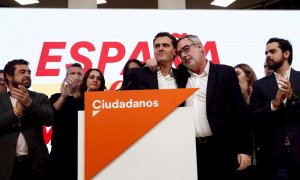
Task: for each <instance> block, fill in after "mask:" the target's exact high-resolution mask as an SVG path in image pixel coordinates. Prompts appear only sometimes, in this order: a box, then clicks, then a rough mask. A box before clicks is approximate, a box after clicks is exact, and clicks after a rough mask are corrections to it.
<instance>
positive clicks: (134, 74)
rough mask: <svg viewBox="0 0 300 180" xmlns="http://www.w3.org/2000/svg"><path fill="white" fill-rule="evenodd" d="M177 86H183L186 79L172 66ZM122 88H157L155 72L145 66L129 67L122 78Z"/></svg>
mask: <svg viewBox="0 0 300 180" xmlns="http://www.w3.org/2000/svg"><path fill="white" fill-rule="evenodd" d="M172 72H173V75H174V77H175V79H176V84H177V87H178V88H185V84H186V80H185V79H184V78H183V77H182V76H181V75H180V73H179V72H178V70H177V69H174V68H172ZM121 89H122V90H138V89H158V80H157V73H156V72H151V70H150V69H149V68H147V67H142V68H133V69H130V70H129V71H128V73H127V75H126V76H125V78H124V81H123V85H122V88H121Z"/></svg>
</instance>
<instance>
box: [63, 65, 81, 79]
mask: <svg viewBox="0 0 300 180" xmlns="http://www.w3.org/2000/svg"><path fill="white" fill-rule="evenodd" d="M71 67H79V68H80V69H83V68H82V66H81V64H79V63H73V64H70V65H69V67H68V68H67V73H66V76H68V73H69V69H70V68H71Z"/></svg>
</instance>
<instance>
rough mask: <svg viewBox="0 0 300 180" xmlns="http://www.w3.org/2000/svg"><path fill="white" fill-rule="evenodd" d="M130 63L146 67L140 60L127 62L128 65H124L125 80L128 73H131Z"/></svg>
mask: <svg viewBox="0 0 300 180" xmlns="http://www.w3.org/2000/svg"><path fill="white" fill-rule="evenodd" d="M130 63H135V64H137V65H138V66H139V67H143V66H144V64H143V63H142V62H141V61H140V60H138V59H129V60H128V61H127V62H126V64H125V65H124V68H123V80H124V78H125V76H126V74H127V73H128V71H129V64H130Z"/></svg>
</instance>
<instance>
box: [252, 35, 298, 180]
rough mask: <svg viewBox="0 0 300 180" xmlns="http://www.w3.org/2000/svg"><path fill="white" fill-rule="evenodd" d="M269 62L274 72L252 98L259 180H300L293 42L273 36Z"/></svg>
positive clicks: (269, 43)
mask: <svg viewBox="0 0 300 180" xmlns="http://www.w3.org/2000/svg"><path fill="white" fill-rule="evenodd" d="M265 54H266V61H267V65H268V68H270V69H273V70H274V73H273V74H271V75H269V76H266V77H263V78H261V79H260V80H257V81H256V83H255V85H254V87H253V92H252V95H251V98H250V105H249V108H250V110H251V112H252V114H253V120H252V121H253V123H254V130H255V137H256V144H257V146H258V149H259V151H258V152H257V167H258V169H259V172H258V176H260V178H259V179H272V180H279V179H280V180H281V179H286V180H296V179H298V180H299V179H300V143H299V142H300V121H299V120H300V100H299V98H298V96H299V95H300V72H298V71H295V70H294V69H293V68H291V64H292V60H293V49H292V45H291V44H290V42H289V41H288V40H285V39H280V38H271V39H269V40H268V42H267V44H266V51H265Z"/></svg>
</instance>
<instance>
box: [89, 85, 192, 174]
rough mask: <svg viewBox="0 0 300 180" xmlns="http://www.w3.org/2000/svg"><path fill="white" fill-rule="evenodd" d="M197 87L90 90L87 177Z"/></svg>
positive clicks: (124, 148) (124, 149)
mask: <svg viewBox="0 0 300 180" xmlns="http://www.w3.org/2000/svg"><path fill="white" fill-rule="evenodd" d="M196 90H197V89H165V90H132V91H105V92H87V93H86V94H85V158H84V159H85V162H84V164H85V173H84V174H85V175H84V176H85V179H91V178H92V177H94V176H95V175H97V174H98V173H99V172H100V171H101V170H102V169H104V168H105V167H106V166H107V165H108V164H109V163H111V162H112V161H113V160H114V159H115V158H116V157H118V156H119V155H120V154H121V153H123V152H124V151H126V149H127V148H128V147H130V146H131V145H132V144H134V143H135V142H136V141H137V140H138V139H139V138H141V137H142V136H143V135H144V134H145V133H147V132H148V131H149V130H150V129H152V128H153V127H154V126H155V125H156V124H158V123H159V122H160V121H161V120H163V119H164V118H165V117H166V116H167V115H168V114H169V113H171V112H172V111H173V110H174V109H175V108H176V107H178V105H180V104H181V103H182V102H183V101H185V99H186V98H188V97H189V96H190V95H192V94H193V93H194V92H195V91H196Z"/></svg>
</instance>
